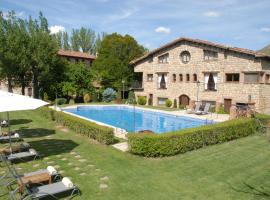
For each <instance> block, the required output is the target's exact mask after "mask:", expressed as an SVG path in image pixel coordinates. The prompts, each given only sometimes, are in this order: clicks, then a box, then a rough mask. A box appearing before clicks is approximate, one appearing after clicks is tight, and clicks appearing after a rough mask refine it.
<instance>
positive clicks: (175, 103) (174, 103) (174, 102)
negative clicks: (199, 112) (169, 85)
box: [173, 99, 177, 108]
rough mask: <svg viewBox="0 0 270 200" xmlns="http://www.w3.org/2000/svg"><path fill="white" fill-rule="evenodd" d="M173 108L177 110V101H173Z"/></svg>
mask: <svg viewBox="0 0 270 200" xmlns="http://www.w3.org/2000/svg"><path fill="white" fill-rule="evenodd" d="M173 107H174V108H177V100H176V99H174V100H173Z"/></svg>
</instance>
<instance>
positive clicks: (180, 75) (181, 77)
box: [179, 74, 183, 82]
mask: <svg viewBox="0 0 270 200" xmlns="http://www.w3.org/2000/svg"><path fill="white" fill-rule="evenodd" d="M179 81H180V82H182V81H183V74H179Z"/></svg>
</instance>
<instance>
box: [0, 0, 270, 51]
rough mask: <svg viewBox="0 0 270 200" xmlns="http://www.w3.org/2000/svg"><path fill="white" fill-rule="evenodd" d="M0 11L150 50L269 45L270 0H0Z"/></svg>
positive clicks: (52, 30) (55, 29)
mask: <svg viewBox="0 0 270 200" xmlns="http://www.w3.org/2000/svg"><path fill="white" fill-rule="evenodd" d="M0 10H1V11H2V12H3V13H4V14H5V13H7V12H8V11H9V10H14V11H15V12H16V13H17V16H19V17H22V18H27V17H28V16H29V15H31V16H32V17H37V16H38V13H39V11H42V12H43V14H44V15H45V17H46V18H47V19H48V22H49V26H50V30H51V32H57V31H60V30H65V31H67V32H69V33H70V32H71V30H72V29H73V28H80V27H82V26H83V27H87V28H91V29H93V30H95V31H96V32H106V33H113V32H117V33H120V34H123V35H124V34H129V35H131V36H133V37H134V38H135V39H136V40H137V41H138V42H139V43H140V44H142V45H144V46H145V47H147V48H149V49H150V50H152V49H154V48H157V47H159V46H161V45H164V44H166V43H168V42H170V41H172V40H174V39H176V38H179V37H190V38H195V39H202V40H208V41H211V42H216V43H220V44H224V45H228V46H235V47H241V48H247V49H252V50H258V49H261V48H263V47H264V46H266V45H268V44H270V20H269V19H270V0H189V1H188V0H0Z"/></svg>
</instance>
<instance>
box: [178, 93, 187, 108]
mask: <svg viewBox="0 0 270 200" xmlns="http://www.w3.org/2000/svg"><path fill="white" fill-rule="evenodd" d="M189 101H190V98H189V97H188V96H187V95H185V94H182V95H181V96H179V106H184V107H186V106H188V105H189Z"/></svg>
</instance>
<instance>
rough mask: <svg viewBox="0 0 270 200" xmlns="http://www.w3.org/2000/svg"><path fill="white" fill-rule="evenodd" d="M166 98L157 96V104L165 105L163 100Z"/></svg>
mask: <svg viewBox="0 0 270 200" xmlns="http://www.w3.org/2000/svg"><path fill="white" fill-rule="evenodd" d="M167 99H168V98H161V97H158V105H165V102H166V100H167Z"/></svg>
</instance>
